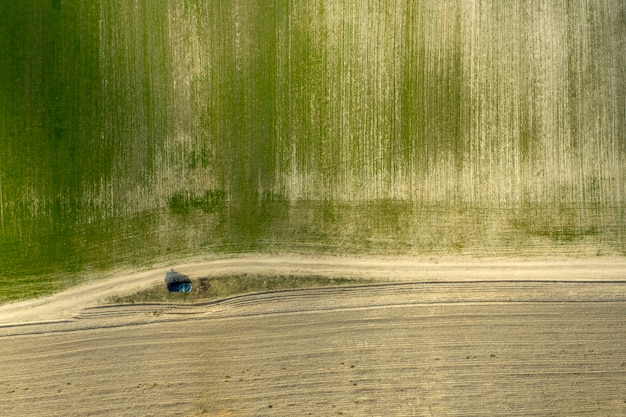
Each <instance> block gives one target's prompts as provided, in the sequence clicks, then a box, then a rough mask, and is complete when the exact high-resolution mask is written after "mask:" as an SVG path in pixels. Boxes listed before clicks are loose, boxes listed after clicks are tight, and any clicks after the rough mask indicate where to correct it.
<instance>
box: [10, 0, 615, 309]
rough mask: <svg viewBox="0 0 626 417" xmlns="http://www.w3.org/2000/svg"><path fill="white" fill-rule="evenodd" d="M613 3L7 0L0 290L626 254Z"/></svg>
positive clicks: (13, 293)
mask: <svg viewBox="0 0 626 417" xmlns="http://www.w3.org/2000/svg"><path fill="white" fill-rule="evenodd" d="M624 45H626V5H625V3H624V2H623V1H621V0H593V1H576V2H556V1H547V2H541V4H535V3H533V2H527V1H515V2H502V1H496V0H477V1H462V0H455V1H453V0H437V1H435V0H432V1H421V2H416V1H411V0H394V1H388V0H317V1H295V0H293V1H288V0H50V1H47V0H46V1H44V0H20V1H4V2H3V4H2V6H0V301H2V300H8V299H14V298H20V297H24V296H34V295H38V294H41V293H46V292H49V291H54V290H58V289H60V288H63V287H64V286H67V285H71V284H73V283H75V282H77V281H79V280H81V279H84V277H85V276H87V275H89V274H90V273H91V271H106V270H109V269H111V268H119V267H123V266H125V265H128V266H132V267H136V266H143V265H149V264H150V263H151V262H153V261H154V260H155V259H176V258H179V257H185V256H193V255H198V254H204V253H208V254H216V253H217V254H220V253H239V252H250V251H254V252H303V253H375V254H416V255H433V256H438V255H442V254H447V255H449V254H453V255H471V256H536V255H545V254H548V255H567V256H570V255H574V256H579V255H585V256H596V255H623V254H624V253H626V176H625V173H626V157H625V156H626V117H624V115H625V114H626V52H625V49H624Z"/></svg>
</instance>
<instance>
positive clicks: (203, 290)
mask: <svg viewBox="0 0 626 417" xmlns="http://www.w3.org/2000/svg"><path fill="white" fill-rule="evenodd" d="M191 282H192V285H193V290H192V291H191V292H189V293H176V292H169V291H168V290H167V287H166V286H165V284H163V285H158V286H156V287H152V288H148V289H145V290H142V291H138V292H136V293H134V294H131V295H126V296H114V297H111V298H109V300H108V301H109V302H110V303H149V302H167V303H193V302H197V301H205V300H214V299H219V298H226V297H230V296H233V295H240V294H247V293H253V292H262V291H279V290H288V289H301V288H312V287H334V286H341V285H354V284H362V283H367V282H375V281H374V280H370V279H356V278H342V277H328V276H321V275H320V276H316V275H303V276H300V275H270V274H240V275H232V276H229V275H224V276H217V277H201V278H192V279H191Z"/></svg>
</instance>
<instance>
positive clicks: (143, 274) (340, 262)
mask: <svg viewBox="0 0 626 417" xmlns="http://www.w3.org/2000/svg"><path fill="white" fill-rule="evenodd" d="M170 267H174V268H176V269H177V270H180V271H182V272H184V273H186V274H188V275H190V276H192V277H194V276H211V275H220V274H238V273H248V272H254V273H276V274H300V275H306V274H317V275H328V276H344V277H355V278H376V279H380V280H390V281H422V282H423V281H437V280H455V281H464V280H520V279H523V280H592V281H609V280H621V279H626V259H624V258H597V259H593V258H592V259H581V260H567V261H563V260H541V261H537V260H535V261H512V260H509V259H493V260H484V259H483V260H468V259H455V258H451V259H444V260H440V261H437V262H432V261H427V260H415V259H407V258H386V259H385V258H349V257H298V256H287V257H270V256H267V257H263V256H252V257H243V258H232V259H217V260H208V261H207V260H198V259H190V260H188V261H185V262H183V263H177V264H174V265H168V266H164V267H159V268H154V269H151V270H148V271H140V272H132V273H120V274H119V275H116V276H113V277H111V278H109V279H104V280H98V281H94V282H90V283H87V284H85V285H81V286H78V287H75V288H72V289H69V290H67V291H64V292H61V293H58V294H55V295H52V296H49V297H43V298H40V299H36V300H28V301H23V302H18V303H11V304H6V305H2V306H0V326H1V325H7V324H15V323H23V322H36V321H38V322H48V321H56V320H66V319H70V318H72V317H74V316H75V315H77V314H79V313H80V311H81V310H82V309H84V308H85V307H90V306H94V305H97V304H99V303H100V302H102V300H105V299H106V298H107V297H110V296H113V295H120V294H129V293H132V292H134V291H137V290H140V289H142V288H147V287H150V286H152V285H157V284H159V283H161V282H162V279H163V277H164V275H165V272H166V271H167V270H169V268H170Z"/></svg>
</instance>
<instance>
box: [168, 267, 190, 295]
mask: <svg viewBox="0 0 626 417" xmlns="http://www.w3.org/2000/svg"><path fill="white" fill-rule="evenodd" d="M165 284H166V285H167V290H168V291H169V292H191V289H192V288H193V286H192V285H191V279H190V278H189V277H188V276H187V275H183V274H181V273H180V272H176V271H174V269H172V270H171V271H169V272H166V273H165Z"/></svg>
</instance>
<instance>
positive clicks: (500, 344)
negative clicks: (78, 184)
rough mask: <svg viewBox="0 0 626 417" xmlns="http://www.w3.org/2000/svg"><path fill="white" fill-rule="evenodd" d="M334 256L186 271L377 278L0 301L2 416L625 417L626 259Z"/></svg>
mask: <svg viewBox="0 0 626 417" xmlns="http://www.w3.org/2000/svg"><path fill="white" fill-rule="evenodd" d="M334 261H335V262H333V259H319V258H317V259H300V258H281V259H272V258H269V257H268V258H248V259H236V260H233V259H231V260H219V261H212V262H206V263H201V262H192V263H188V264H181V265H177V266H176V267H177V268H178V269H181V270H184V271H185V272H189V273H190V275H192V276H193V275H196V276H200V275H207V274H213V273H215V274H217V273H224V272H225V271H230V272H235V271H243V270H251V269H254V270H255V271H262V272H272V273H279V272H282V273H293V272H294V271H300V272H302V273H314V272H315V273H318V274H326V273H332V274H338V275H342V276H346V275H349V276H362V277H373V276H377V277H380V278H382V282H380V283H376V284H369V285H355V286H348V287H338V288H319V289H304V290H289V291H275V292H265V293H256V294H246V295H241V296H233V297H230V298H227V299H223V300H215V301H211V302H205V303H199V304H195V305H171V304H157V303H154V304H129V305H104V304H102V303H100V302H99V300H102V297H104V296H107V295H108V294H109V293H110V290H109V289H108V288H106V286H103V285H104V282H94V283H89V284H86V285H85V286H83V287H82V289H78V288H77V289H72V290H69V291H68V292H66V294H63V293H62V294H57V295H54V296H51V297H49V298H48V299H47V300H45V301H42V300H38V301H37V302H23V303H17V304H12V305H8V306H3V307H0V323H1V324H0V392H1V393H2V396H0V410H2V411H0V414H1V415H7V416H9V415H11V416H22V415H24V416H26V415H28V416H85V415H90V416H110V415H115V416H201V415H202V416H293V415H302V416H306V415H313V416H330V415H347V416H366V415H373V416H383V415H384V416H416V415H424V416H430V415H433V416H441V415H447V416H495V415H507V416H546V415H554V416H573V415H585V416H590V415H591V416H613V415H615V416H617V415H625V414H626V322H625V321H624V317H626V277H625V276H624V271H625V270H624V269H623V268H622V267H621V266H620V261H615V262H609V263H606V264H604V265H603V264H602V263H601V262H595V263H594V262H591V261H590V262H582V261H581V262H577V261H568V262H565V263H553V262H548V263H519V264H516V263H513V264H512V263H511V262H505V261H494V262H487V263H485V262H483V263H482V265H481V263H480V262H476V263H463V262H453V261H451V262H448V263H442V264H428V263H415V262H413V263H412V262H410V260H403V261H398V260H396V261H394V260H390V259H370V260H368V261H364V260H358V259H346V258H337V259H334ZM622 266H623V264H622ZM542 268H543V269H542ZM164 270H165V269H163V271H164ZM163 271H162V270H161V269H160V268H159V269H158V270H154V271H144V272H138V273H133V274H129V275H127V276H126V277H127V278H128V277H133V278H134V279H135V281H136V282H134V283H133V285H132V287H133V288H125V287H123V285H122V283H123V282H124V280H121V281H116V280H118V279H121V277H117V278H112V279H111V280H112V282H114V283H119V284H120V285H122V287H121V288H122V290H123V291H130V290H134V289H136V288H137V287H143V286H145V285H150V284H151V283H154V282H156V281H158V280H159V279H162V277H161V274H162V272H163ZM542 271H543V272H542ZM111 280H109V284H111ZM67 293H69V294H70V295H71V294H75V295H76V299H78V300H79V301H74V302H70V301H69V299H71V298H72V297H69V296H68V295H67ZM19 305H23V306H26V308H24V310H23V311H24V312H22V313H21V314H20V313H19V311H18V310H19V309H18V306H19ZM63 305H67V306H69V308H70V310H69V312H66V313H61V312H60V311H59V310H58V309H59V308H60V306H63ZM39 313H42V314H43V315H42V316H40V317H38V316H37V314H39Z"/></svg>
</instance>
